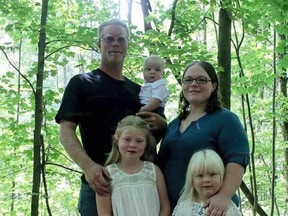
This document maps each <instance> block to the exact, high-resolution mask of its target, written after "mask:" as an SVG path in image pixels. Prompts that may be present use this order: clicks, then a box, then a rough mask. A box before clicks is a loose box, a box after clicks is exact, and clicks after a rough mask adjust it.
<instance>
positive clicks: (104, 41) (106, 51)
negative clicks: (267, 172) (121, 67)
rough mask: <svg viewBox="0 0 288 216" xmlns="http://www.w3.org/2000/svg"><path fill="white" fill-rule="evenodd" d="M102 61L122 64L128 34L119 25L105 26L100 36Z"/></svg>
mask: <svg viewBox="0 0 288 216" xmlns="http://www.w3.org/2000/svg"><path fill="white" fill-rule="evenodd" d="M99 47H100V52H101V61H102V63H104V64H105V63H107V64H111V63H113V64H122V63H123V62H124V59H125V57H126V54H127V51H128V36H127V34H126V31H125V29H124V28H123V27H122V26H119V25H108V26H105V27H104V29H103V32H102V35H101V38H100V44H99Z"/></svg>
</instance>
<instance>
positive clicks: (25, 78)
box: [0, 46, 36, 96]
mask: <svg viewBox="0 0 288 216" xmlns="http://www.w3.org/2000/svg"><path fill="white" fill-rule="evenodd" d="M0 49H1V51H2V52H3V54H4V55H5V58H6V59H7V61H8V62H9V64H10V65H11V66H12V67H13V68H14V69H15V70H16V71H17V72H18V73H19V74H20V76H21V77H22V78H23V79H24V80H26V82H27V83H28V84H29V86H30V87H31V89H32V92H33V94H34V96H35V94H36V92H35V89H34V87H33V85H32V83H31V82H30V81H29V79H28V78H27V77H26V76H25V75H24V74H22V73H21V71H20V70H19V69H18V68H17V67H16V66H15V65H14V64H13V63H12V62H11V61H10V59H9V57H8V55H7V53H6V52H5V50H4V49H3V47H2V46H0Z"/></svg>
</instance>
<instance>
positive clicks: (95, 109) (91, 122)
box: [55, 69, 141, 165]
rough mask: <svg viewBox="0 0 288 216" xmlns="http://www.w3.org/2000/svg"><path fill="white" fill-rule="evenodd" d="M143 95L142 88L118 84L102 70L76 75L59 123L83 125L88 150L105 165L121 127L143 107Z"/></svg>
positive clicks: (64, 101)
mask: <svg viewBox="0 0 288 216" xmlns="http://www.w3.org/2000/svg"><path fill="white" fill-rule="evenodd" d="M139 91H140V85H138V84H136V83H134V82H132V81H131V80H129V79H127V78H125V79H124V81H120V80H115V79H113V78H112V77H110V76H108V75H107V74H106V73H104V72H103V71H101V70H100V69H97V70H94V71H92V72H90V73H85V74H78V75H75V76H74V77H72V78H71V80H70V81H69V83H68V85H67V87H66V89H65V92H64V96H63V99H62V103H61V106H60V108H59V111H58V113H57V115H56V117H55V120H56V122H57V123H60V121H61V120H68V121H72V122H74V123H76V124H79V129H80V134H81V139H82V143H83V146H84V149H85V150H86V152H87V154H88V155H89V156H90V157H91V159H92V160H94V161H95V162H96V163H99V164H101V165H103V164H104V162H105V160H106V158H107V153H109V152H110V151H111V144H112V137H113V134H114V132H115V129H116V126H117V123H118V122H119V121H120V120H121V119H122V118H124V117H125V116H127V115H134V114H135V113H137V112H138V111H139V109H140V107H141V105H140V101H139V97H138V95H139Z"/></svg>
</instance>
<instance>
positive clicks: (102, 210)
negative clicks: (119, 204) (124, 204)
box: [96, 194, 113, 216]
mask: <svg viewBox="0 0 288 216" xmlns="http://www.w3.org/2000/svg"><path fill="white" fill-rule="evenodd" d="M96 205H97V211H98V215H99V216H113V212H112V204H111V196H110V194H109V195H106V196H100V195H98V194H96Z"/></svg>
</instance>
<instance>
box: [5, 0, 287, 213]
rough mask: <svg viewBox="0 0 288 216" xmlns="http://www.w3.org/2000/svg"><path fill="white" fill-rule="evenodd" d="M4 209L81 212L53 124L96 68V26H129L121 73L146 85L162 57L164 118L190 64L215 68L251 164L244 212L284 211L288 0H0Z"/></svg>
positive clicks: (172, 110)
mask: <svg viewBox="0 0 288 216" xmlns="http://www.w3.org/2000/svg"><path fill="white" fill-rule="evenodd" d="M0 5H1V6H0V66H1V67H0V68H1V70H0V74H1V76H0V100H1V101H2V102H1V103H0V125H1V126H0V140H1V141H0V143H1V144H0V152H1V156H0V164H1V166H0V179H1V184H0V206H1V208H0V215H29V214H30V215H61V216H62V215H65V216H66V215H78V214H77V199H78V189H79V183H80V182H79V177H80V175H81V170H79V168H78V167H77V166H76V165H75V164H74V163H73V162H72V161H71V160H70V159H69V157H68V156H67V155H66V154H65V152H64V150H63V148H62V146H61V145H60V144H59V140H58V125H57V124H56V123H55V121H54V117H55V114H56V112H57V109H58V108H59V105H60V102H61V97H62V95H63V91H64V89H65V86H66V84H67V82H68V81H69V79H70V78H71V77H72V76H73V75H75V74H77V73H84V72H88V71H91V70H93V69H95V68H97V67H98V66H99V50H98V48H97V46H96V36H97V27H98V25H99V23H101V22H102V21H104V20H106V19H107V18H112V17H118V18H121V19H122V20H124V21H125V22H127V23H128V24H129V26H130V28H131V33H132V34H131V40H130V48H129V54H128V56H127V59H126V61H125V68H124V74H125V75H126V76H127V77H129V78H131V79H132V80H134V81H135V82H137V83H139V84H142V83H143V79H142V74H141V70H142V64H143V60H144V58H145V57H146V56H147V55H149V54H157V55H160V56H161V57H163V58H164V59H165V61H166V72H165V78H166V79H167V81H168V88H169V92H170V98H169V102H168V106H167V109H166V115H167V120H168V122H169V121H170V120H171V119H173V118H175V117H176V115H177V106H178V96H179V93H180V81H181V80H180V77H181V73H182V72H183V69H184V68H185V66H186V65H187V64H188V63H189V62H191V61H193V60H206V61H209V62H211V63H212V64H213V65H215V67H216V68H217V71H218V75H219V78H220V83H221V86H220V91H221V94H222V99H223V105H224V106H225V107H226V108H228V109H231V110H232V111H233V112H235V113H236V114H237V115H238V116H239V118H240V119H241V121H242V123H243V125H244V127H245V129H246V131H247V134H248V137H249V141H250V148H251V162H250V165H249V167H248V168H247V170H246V174H245V177H244V181H243V183H242V185H241V189H239V196H240V197H241V206H240V208H241V210H242V212H243V214H244V215H281V216H283V215H286V216H287V215H288V213H287V212H288V207H287V205H288V204H287V202H288V196H287V194H288V167H287V162H288V144H287V143H288V142H287V140H288V135H287V134H288V133H287V131H288V103H287V76H288V72H287V68H288V55H287V48H288V47H287V43H288V42H287V41H288V40H287V37H288V25H287V21H288V2H287V0H254V1H253V0H222V1H220V0H173V1H172V0H169V1H157V0H150V1H149V0H141V1H140V0H138V1H137V0H134V1H133V0H117V1H116V0H61V1H60V0H49V1H48V0H42V1H40V0H0Z"/></svg>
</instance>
